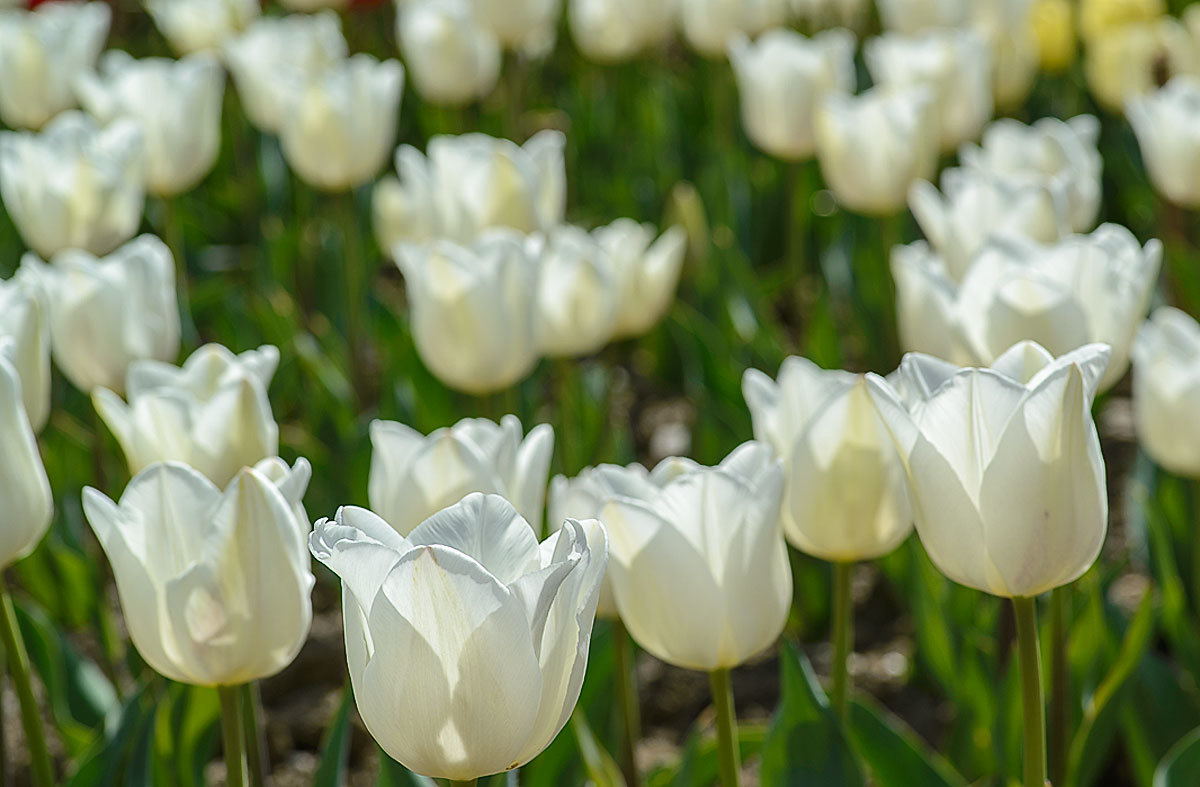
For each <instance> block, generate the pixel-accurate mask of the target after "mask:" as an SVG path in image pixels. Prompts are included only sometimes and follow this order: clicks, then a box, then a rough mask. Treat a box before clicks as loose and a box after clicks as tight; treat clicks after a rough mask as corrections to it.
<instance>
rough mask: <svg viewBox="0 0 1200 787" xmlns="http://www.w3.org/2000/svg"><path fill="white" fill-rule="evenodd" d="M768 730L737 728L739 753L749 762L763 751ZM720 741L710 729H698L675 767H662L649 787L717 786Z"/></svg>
mask: <svg viewBox="0 0 1200 787" xmlns="http://www.w3.org/2000/svg"><path fill="white" fill-rule="evenodd" d="M766 734H767V729H766V727H764V726H762V725H761V724H739V725H738V752H739V753H740V754H741V758H742V762H743V763H744V762H747V761H748V760H750V759H751V758H753V757H756V756H757V755H758V753H759V752H760V751H762V744H763V741H764V740H765V739H766ZM719 767H720V763H719V762H718V753H717V739H716V737H715V735H714V734H713V733H712V732H711V730H706V729H695V730H693V731H692V734H691V735H689V736H688V739H687V744H686V745H685V746H684V749H683V755H682V756H681V757H680V759H679V763H678V764H676V765H675V766H674V767H669V768H660V769H658V770H655V771H653V772H651V773H650V775H649V776H648V777H647V778H646V784H647V786H648V787H696V786H697V785H708V784H715V783H716V782H717V775H718V772H719Z"/></svg>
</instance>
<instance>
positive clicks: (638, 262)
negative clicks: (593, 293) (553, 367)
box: [592, 219, 687, 339]
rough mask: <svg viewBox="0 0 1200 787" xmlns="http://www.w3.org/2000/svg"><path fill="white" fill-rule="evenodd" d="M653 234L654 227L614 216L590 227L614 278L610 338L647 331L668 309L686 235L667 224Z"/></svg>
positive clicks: (681, 264)
mask: <svg viewBox="0 0 1200 787" xmlns="http://www.w3.org/2000/svg"><path fill="white" fill-rule="evenodd" d="M654 232H655V230H654V226H653V225H651V224H638V223H637V222H636V221H634V220H633V219H617V220H616V221H614V222H613V223H612V224H609V225H607V226H604V227H598V228H597V229H595V230H592V237H594V238H595V239H596V242H597V243H598V244H599V245H600V248H602V249H604V251H605V252H607V254H608V259H609V262H611V263H612V270H613V274H614V276H615V277H616V280H617V291H618V293H619V294H618V296H617V324H616V327H615V328H614V332H613V338H615V339H623V338H626V337H630V336H640V335H642V334H644V333H646V332H647V331H649V330H650V329H651V328H653V327H654V324H655V323H656V322H658V321H659V320H660V319H662V316H663V315H664V314H666V312H667V310H668V309H670V307H671V301H672V298H673V297H674V295H675V286H676V285H677V284H678V283H679V273H680V271H681V270H682V269H683V260H684V255H685V254H686V253H687V233H686V232H685V231H684V229H683V228H682V227H678V226H676V227H671V228H670V229H668V230H667V231H666V232H664V233H663V234H662V235H660V236H658V239H657V240H655V238H654Z"/></svg>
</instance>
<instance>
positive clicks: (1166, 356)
mask: <svg viewBox="0 0 1200 787" xmlns="http://www.w3.org/2000/svg"><path fill="white" fill-rule="evenodd" d="M1197 407H1200V325H1197V324H1196V321H1195V320H1194V319H1192V317H1190V316H1189V315H1187V314H1185V313H1184V312H1181V311H1179V310H1178V309H1174V308H1171V307H1169V306H1162V307H1159V308H1158V309H1157V310H1155V312H1154V314H1152V315H1151V317H1150V319H1149V320H1148V321H1147V322H1146V323H1145V324H1144V325H1142V329H1141V331H1139V332H1138V336H1137V341H1136V342H1135V343H1134V345H1133V415H1134V422H1135V424H1136V426H1137V436H1138V443H1139V445H1141V447H1142V448H1143V449H1145V451H1146V453H1147V454H1149V455H1150V457H1151V458H1152V459H1153V460H1154V461H1155V462H1157V463H1158V464H1160V465H1162V466H1163V467H1165V468H1166V469H1168V470H1170V471H1171V472H1172V473H1178V474H1179V475H1182V476H1187V477H1188V478H1200V429H1198V428H1197V427H1198V426H1200V424H1198V423H1197V421H1196V418H1195V417H1194V416H1195V413H1196V412H1198V410H1197Z"/></svg>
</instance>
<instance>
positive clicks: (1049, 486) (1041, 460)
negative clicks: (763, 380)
mask: <svg viewBox="0 0 1200 787" xmlns="http://www.w3.org/2000/svg"><path fill="white" fill-rule="evenodd" d="M1107 362H1108V348H1107V347H1105V346H1104V345H1087V346H1085V347H1082V348H1080V349H1078V350H1076V351H1074V352H1071V353H1068V354H1067V355H1064V356H1061V357H1059V358H1057V359H1055V358H1053V357H1052V356H1051V355H1050V354H1049V353H1048V352H1046V350H1044V349H1043V348H1041V347H1039V346H1037V345H1036V344H1033V343H1025V344H1020V345H1017V346H1016V347H1014V348H1012V350H1010V351H1009V352H1008V353H1006V354H1005V355H1004V356H1002V357H1001V358H999V359H997V362H996V363H995V364H994V365H993V367H992V368H990V369H975V368H969V369H960V370H959V371H957V372H956V373H954V374H953V375H952V376H950V377H949V379H944V380H943V379H940V378H941V377H942V376H943V375H944V374H945V369H944V366H943V365H941V364H937V363H936V362H935V363H934V364H933V367H934V368H933V370H932V373H931V376H932V377H934V378H936V379H934V380H921V379H920V378H922V377H923V376H924V375H925V374H926V372H925V370H924V369H923V366H924V364H925V359H924V358H923V357H922V356H919V355H909V356H906V357H905V360H904V362H903V363H902V364H901V367H900V370H899V374H900V375H902V376H908V377H915V378H917V380H916V381H914V382H913V384H912V388H913V390H921V391H924V392H926V395H925V398H924V399H923V400H922V401H919V402H917V403H916V405H915V406H914V407H913V409H912V411H911V412H910V411H909V409H908V408H906V407H905V405H904V403H903V402H902V401H901V399H900V397H899V395H898V394H897V392H896V391H895V390H894V389H893V388H892V387H891V386H890V385H888V383H887V382H885V381H884V380H883V379H882V378H880V377H878V376H876V375H868V377H867V380H868V384H869V385H870V390H871V394H872V396H873V397H874V398H875V401H876V404H877V405H878V407H879V412H880V415H881V416H882V417H883V419H884V421H885V422H886V423H887V425H888V428H889V430H891V432H892V435H893V437H894V439H895V442H896V445H897V448H898V449H899V450H900V453H901V456H902V458H903V461H904V464H905V467H906V471H907V474H908V484H909V493H910V495H911V499H912V504H913V513H914V515H915V517H916V527H917V533H918V535H920V537H921V543H922V544H923V545H924V546H925V551H926V552H928V553H929V558H930V560H932V561H933V564H934V565H935V566H937V567H938V569H939V570H941V572H942V573H943V574H945V575H946V576H948V577H949V578H950V579H952V580H954V581H955V582H958V583H960V584H963V585H966V586H968V587H972V588H975V589H977V590H982V591H984V592H985V593H991V594H993V595H996V596H1006V597H1032V596H1036V595H1038V594H1040V593H1044V592H1046V591H1048V590H1052V589H1053V588H1056V587H1059V586H1061V585H1065V584H1067V583H1069V582H1072V581H1074V580H1075V579H1077V578H1078V577H1079V576H1080V575H1081V574H1083V572H1085V571H1087V569H1088V568H1089V567H1090V566H1091V565H1092V563H1093V562H1095V560H1096V557H1097V556H1098V555H1099V554H1100V547H1101V545H1102V544H1103V543H1104V535H1105V532H1106V531H1107V527H1108V499H1107V491H1106V487H1105V478H1104V458H1103V456H1101V454H1100V439H1099V437H1098V436H1097V434H1096V425H1095V423H1094V422H1093V421H1092V414H1091V406H1092V400H1093V398H1094V397H1095V395H1096V386H1097V383H1098V382H1099V380H1100V377H1101V376H1102V375H1103V374H1104V365H1105V364H1106V363H1107Z"/></svg>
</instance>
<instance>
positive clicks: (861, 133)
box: [813, 86, 938, 215]
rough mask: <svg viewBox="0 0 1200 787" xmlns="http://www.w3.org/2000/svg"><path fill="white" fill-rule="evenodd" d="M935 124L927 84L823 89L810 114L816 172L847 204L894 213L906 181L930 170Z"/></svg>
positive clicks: (934, 153)
mask: <svg viewBox="0 0 1200 787" xmlns="http://www.w3.org/2000/svg"><path fill="white" fill-rule="evenodd" d="M937 123H938V120H937V105H936V99H935V95H934V93H933V91H932V89H931V88H929V87H927V86H914V87H901V88H878V87H877V88H871V89H870V90H867V91H865V92H864V93H862V94H860V95H857V96H852V95H849V94H846V93H829V94H827V95H826V96H825V97H824V98H823V99H821V100H820V101H819V102H818V103H817V106H816V114H815V115H814V117H813V139H814V141H815V143H816V153H817V161H818V163H819V164H820V165H821V175H822V176H823V177H824V179H825V182H826V184H828V186H829V189H830V190H831V191H832V192H833V194H834V196H835V197H837V200H838V202H840V203H842V204H843V205H845V206H846V207H847V208H850V209H851V210H854V211H857V212H859V213H867V214H873V215H887V214H892V213H896V212H898V211H900V210H901V209H903V208H904V204H905V200H906V199H907V196H908V191H909V188H910V187H911V186H912V184H913V183H914V182H916V181H917V180H922V179H928V178H931V177H933V173H934V172H935V171H936V168H937V156H938V135H937Z"/></svg>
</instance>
